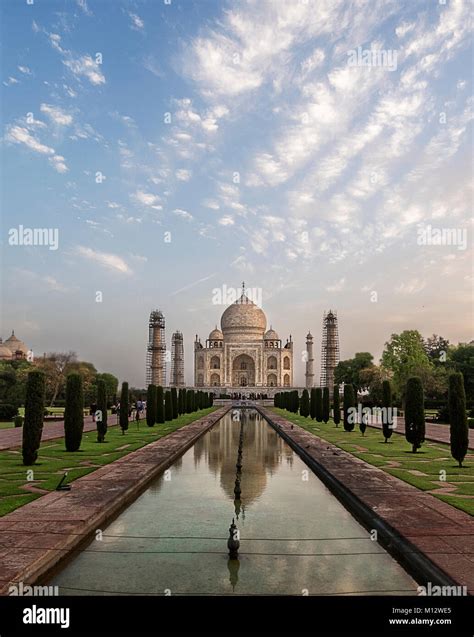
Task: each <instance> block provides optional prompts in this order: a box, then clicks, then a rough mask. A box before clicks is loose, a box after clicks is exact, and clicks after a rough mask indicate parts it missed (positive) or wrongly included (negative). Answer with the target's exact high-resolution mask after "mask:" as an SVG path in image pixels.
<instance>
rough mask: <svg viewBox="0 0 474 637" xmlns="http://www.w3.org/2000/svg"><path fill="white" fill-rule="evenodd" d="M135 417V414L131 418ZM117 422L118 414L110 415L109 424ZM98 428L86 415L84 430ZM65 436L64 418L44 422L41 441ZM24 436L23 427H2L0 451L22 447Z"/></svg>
mask: <svg viewBox="0 0 474 637" xmlns="http://www.w3.org/2000/svg"><path fill="white" fill-rule="evenodd" d="M132 419H134V416H132V418H131V419H130V420H132ZM116 423H117V416H115V415H111V416H109V417H108V426H109V427H112V426H113V425H115V424H116ZM95 428H96V424H95V422H94V421H93V420H92V416H85V417H84V431H92V430H93V429H95ZM63 436H64V420H57V421H54V422H52V421H49V422H45V423H44V424H43V434H42V436H41V442H44V441H45V440H52V439H53V438H62V437H63ZM22 437H23V429H22V427H12V428H11V429H0V451H4V450H5V449H12V448H14V447H21V445H22Z"/></svg>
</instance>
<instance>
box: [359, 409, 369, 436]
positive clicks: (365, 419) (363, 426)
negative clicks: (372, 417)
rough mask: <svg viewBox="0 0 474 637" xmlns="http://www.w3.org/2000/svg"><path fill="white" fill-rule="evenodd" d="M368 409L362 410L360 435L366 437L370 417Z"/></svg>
mask: <svg viewBox="0 0 474 637" xmlns="http://www.w3.org/2000/svg"><path fill="white" fill-rule="evenodd" d="M367 409H368V407H362V409H361V418H360V423H359V429H360V433H361V434H362V435H363V436H364V435H365V430H366V429H367V422H368V415H367Z"/></svg>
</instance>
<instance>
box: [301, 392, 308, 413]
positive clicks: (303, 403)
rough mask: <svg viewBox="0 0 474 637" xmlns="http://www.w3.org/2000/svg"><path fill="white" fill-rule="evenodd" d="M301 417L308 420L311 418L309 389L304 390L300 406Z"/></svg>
mask: <svg viewBox="0 0 474 637" xmlns="http://www.w3.org/2000/svg"><path fill="white" fill-rule="evenodd" d="M300 416H304V417H305V418H307V417H308V416H309V394H308V390H307V389H303V394H302V396H301V405H300Z"/></svg>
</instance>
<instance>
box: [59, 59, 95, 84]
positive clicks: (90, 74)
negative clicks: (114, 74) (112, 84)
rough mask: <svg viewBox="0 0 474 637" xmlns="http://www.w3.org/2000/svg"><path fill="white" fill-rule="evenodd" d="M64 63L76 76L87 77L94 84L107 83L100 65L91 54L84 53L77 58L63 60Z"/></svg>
mask: <svg viewBox="0 0 474 637" xmlns="http://www.w3.org/2000/svg"><path fill="white" fill-rule="evenodd" d="M63 64H64V65H65V66H67V68H68V69H69V70H70V71H71V72H72V73H73V74H74V75H75V76H76V77H85V78H86V79H88V80H89V82H90V83H91V84H94V86H99V85H100V84H105V77H104V74H103V73H102V71H101V69H100V65H99V64H97V62H96V61H95V60H93V59H92V58H91V56H90V55H83V56H81V57H79V58H76V59H73V58H71V59H68V60H63Z"/></svg>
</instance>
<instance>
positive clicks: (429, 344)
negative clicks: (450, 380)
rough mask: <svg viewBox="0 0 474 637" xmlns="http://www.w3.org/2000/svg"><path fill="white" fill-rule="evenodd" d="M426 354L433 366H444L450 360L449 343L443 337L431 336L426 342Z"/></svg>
mask: <svg viewBox="0 0 474 637" xmlns="http://www.w3.org/2000/svg"><path fill="white" fill-rule="evenodd" d="M424 345H425V352H426V354H427V356H428V358H429V359H430V361H431V362H432V363H433V365H444V364H445V363H446V361H447V358H448V353H449V341H448V340H447V339H445V338H443V337H442V336H437V335H436V334H433V336H429V337H428V338H427V339H425V341H424Z"/></svg>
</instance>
